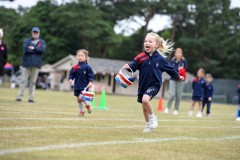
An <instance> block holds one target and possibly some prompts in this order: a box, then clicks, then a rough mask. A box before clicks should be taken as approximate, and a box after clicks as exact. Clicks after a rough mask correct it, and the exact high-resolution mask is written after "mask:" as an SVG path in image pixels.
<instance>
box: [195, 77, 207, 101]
mask: <svg viewBox="0 0 240 160" xmlns="http://www.w3.org/2000/svg"><path fill="white" fill-rule="evenodd" d="M192 89H193V96H198V97H204V92H205V89H206V81H205V80H204V78H197V77H196V78H194V79H193V83H192Z"/></svg>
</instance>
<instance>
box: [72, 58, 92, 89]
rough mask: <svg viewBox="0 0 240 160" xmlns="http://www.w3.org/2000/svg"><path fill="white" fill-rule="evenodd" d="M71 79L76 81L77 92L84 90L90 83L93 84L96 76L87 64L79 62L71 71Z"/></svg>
mask: <svg viewBox="0 0 240 160" xmlns="http://www.w3.org/2000/svg"><path fill="white" fill-rule="evenodd" d="M69 79H72V80H74V89H75V90H81V91H82V90H84V89H85V87H87V85H88V83H89V82H93V80H94V74H93V71H92V68H91V67H90V66H89V65H88V63H87V62H78V64H76V65H74V66H73V67H72V69H71V70H70V74H69V78H68V80H69Z"/></svg>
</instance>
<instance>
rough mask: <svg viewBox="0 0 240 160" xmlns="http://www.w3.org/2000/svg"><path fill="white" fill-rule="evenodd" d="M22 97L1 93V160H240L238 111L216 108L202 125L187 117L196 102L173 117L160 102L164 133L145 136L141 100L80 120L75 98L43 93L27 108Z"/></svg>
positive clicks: (110, 99) (123, 101)
mask: <svg viewBox="0 0 240 160" xmlns="http://www.w3.org/2000/svg"><path fill="white" fill-rule="evenodd" d="M16 95H17V89H7V88H0V159H1V160H9V159H17V160H27V159H34V160H38V159H44V160H49V159H51V160H55V159H57V160H59V159H66V160H75V159H76V160H79V159H83V160H88V159H94V160H98V159H99V160H100V159H101V160H103V159H104V160H112V159H114V160H115V159H119V160H123V159H134V160H143V159H144V160H145V159H163V160H164V159H168V160H171V159H178V160H186V159H191V160H194V159H197V160H201V159H203V160H206V159H211V160H213V159H221V160H222V159H227V160H230V159H236V160H239V159H240V158H239V157H240V123H239V122H236V121H235V117H234V115H235V111H236V106H231V105H221V104H213V105H212V117H211V118H205V117H203V118H200V119H198V118H196V117H194V116H193V117H188V116H187V113H188V109H189V107H190V102H187V101H184V102H182V103H181V110H180V114H179V115H178V116H173V115H172V113H171V114H167V115H166V114H163V113H161V112H156V110H157V103H158V100H157V99H154V100H153V101H152V103H153V104H154V106H155V114H156V115H157V117H158V119H159V127H158V128H157V129H155V130H154V131H153V132H151V133H143V132H142V130H143V129H144V126H145V122H144V120H143V115H142V110H141V107H140V105H139V104H138V103H137V102H136V97H124V96H111V95H107V106H108V109H107V110H99V109H94V111H93V113H92V114H86V116H84V117H79V116H78V108H77V105H76V102H75V97H73V95H72V93H70V92H55V91H42V90H37V91H36V96H35V100H36V103H35V104H31V103H28V102H27V96H26V95H27V91H26V92H25V98H24V100H23V101H22V102H20V103H19V102H15V101H14V100H15V98H16ZM99 99H100V95H97V96H95V100H96V104H98V103H99ZM166 102H167V101H166V100H164V101H163V105H164V106H165V105H166ZM196 112H197V108H195V113H196Z"/></svg>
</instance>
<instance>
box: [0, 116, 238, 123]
mask: <svg viewBox="0 0 240 160" xmlns="http://www.w3.org/2000/svg"><path fill="white" fill-rule="evenodd" d="M5 120H38V121H40V120H41V121H131V122H143V121H144V120H140V119H124V118H91V117H78V118H0V121H5ZM158 121H159V122H195V121H198V122H208V123H220V122H223V123H235V121H217V120H214V121H211V120H210V121H207V120H200V119H160V120H158Z"/></svg>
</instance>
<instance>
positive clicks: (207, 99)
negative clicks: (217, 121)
mask: <svg viewBox="0 0 240 160" xmlns="http://www.w3.org/2000/svg"><path fill="white" fill-rule="evenodd" d="M205 80H206V88H205V93H204V99H203V102H202V112H203V109H204V107H205V104H206V105H207V110H206V117H210V112H211V111H210V110H211V103H212V98H213V92H214V87H213V85H212V81H213V77H212V75H211V74H209V73H207V74H206V76H205Z"/></svg>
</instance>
